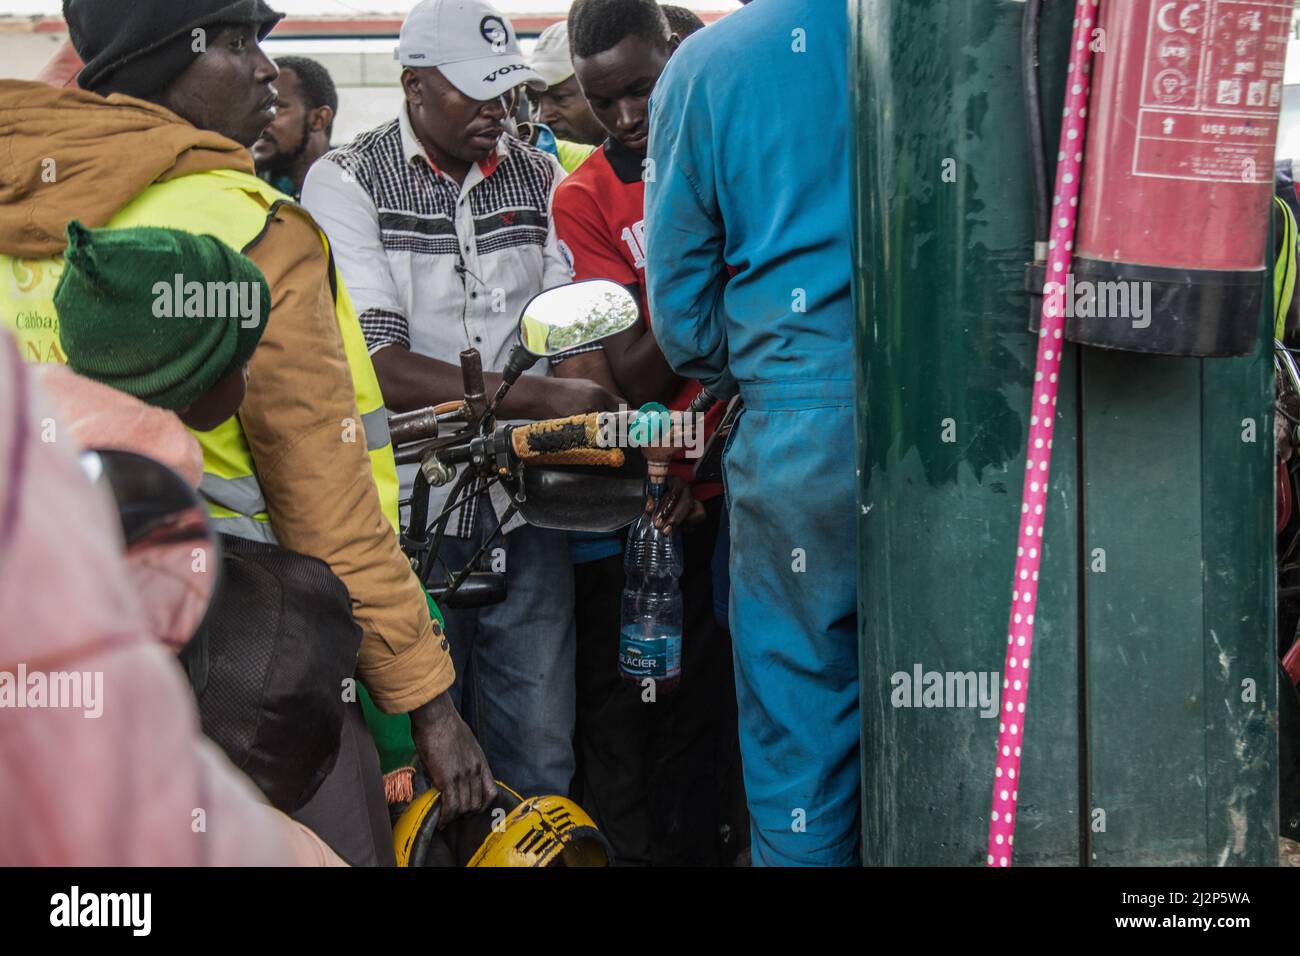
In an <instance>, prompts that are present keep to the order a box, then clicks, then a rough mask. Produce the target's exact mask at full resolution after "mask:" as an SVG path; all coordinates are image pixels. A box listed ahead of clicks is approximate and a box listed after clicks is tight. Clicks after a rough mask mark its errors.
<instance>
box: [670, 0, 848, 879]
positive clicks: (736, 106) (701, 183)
mask: <svg viewBox="0 0 1300 956" xmlns="http://www.w3.org/2000/svg"><path fill="white" fill-rule="evenodd" d="M847 64H848V23H847V14H846V12H845V7H844V4H842V3H834V2H828V0H762V2H759V3H754V4H751V5H749V6H747V7H745V8H743V9H741V10H737V11H736V12H734V13H732V14H730V15H728V16H727V17H726V18H725V19H724V20H722V21H719V22H718V23H716V24H714V25H712V26H710V27H709V29H708V30H704V31H701V32H700V33H698V34H696V35H694V36H692V37H691V38H690V40H689V41H688V42H687V43H685V44H683V45H682V47H681V48H680V49H679V50H678V51H677V52H676V53H675V54H674V55H673V57H672V59H671V60H670V61H669V63H668V66H667V68H666V69H665V71H664V73H663V75H662V76H661V77H660V80H659V83H658V85H657V86H656V87H655V90H654V93H653V96H652V99H651V130H650V149H649V156H650V159H651V160H652V164H651V165H650V166H649V167H648V168H650V169H653V171H654V176H653V177H650V178H649V179H648V181H647V184H646V258H647V266H646V282H647V289H648V292H649V299H650V315H651V322H652V325H653V328H654V332H655V336H656V338H657V339H658V341H659V345H660V347H661V348H662V349H663V352H664V355H665V356H666V357H667V359H668V361H669V363H670V364H671V365H672V366H673V368H674V369H675V370H676V371H677V372H678V373H679V374H681V375H686V376H689V377H692V378H697V379H699V380H701V381H702V382H704V384H705V385H706V387H708V388H709V389H710V391H711V392H713V394H715V395H717V396H719V397H728V396H729V395H731V394H734V393H735V392H736V391H737V390H739V392H740V393H741V395H742V397H743V398H744V401H745V411H744V413H743V414H742V415H741V417H740V420H739V422H738V423H737V425H736V428H735V430H734V431H733V433H732V435H731V438H730V439H729V442H728V447H727V449H726V452H725V454H724V459H723V469H724V474H725V479H726V486H727V502H728V514H729V519H730V530H731V557H730V573H731V610H730V623H731V630H732V637H733V643H734V655H735V665H736V678H737V680H736V685H737V686H736V690H737V702H738V704H739V709H740V744H741V756H742V759H743V764H744V775H745V787H746V791H747V796H748V800H749V809H750V814H751V817H752V820H753V823H752V838H753V841H752V842H753V860H754V863H755V864H756V865H808V866H817V865H829V866H835V865H850V864H854V863H856V862H857V861H858V843H859V794H858V791H859V786H860V767H859V729H860V728H859V717H858V650H857V630H858V628H857V596H856V581H857V537H856V534H857V532H856V529H857V503H856V478H855V474H856V472H855V461H856V450H855V437H854V436H855V429H854V418H853V416H854V412H853V409H854V384H853V383H854V376H853V321H854V313H853V307H852V301H851V293H850V290H851V281H850V279H851V270H852V256H851V251H850V248H849V237H850V234H851V232H852V229H851V222H850V208H851V203H850V195H849V159H848V157H849V139H848V137H849V104H848V78H847ZM801 131H806V132H801Z"/></svg>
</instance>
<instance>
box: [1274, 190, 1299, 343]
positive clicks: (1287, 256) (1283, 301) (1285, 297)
mask: <svg viewBox="0 0 1300 956" xmlns="http://www.w3.org/2000/svg"><path fill="white" fill-rule="evenodd" d="M1273 202H1274V204H1276V206H1277V207H1278V208H1279V209H1280V210H1281V211H1282V213H1283V215H1282V223H1283V225H1282V235H1281V236H1279V237H1278V238H1280V239H1281V240H1282V248H1281V249H1279V250H1278V254H1277V262H1276V263H1275V264H1274V266H1273V338H1275V339H1277V340H1278V341H1279V342H1280V341H1283V340H1285V338H1286V317H1287V313H1288V312H1290V311H1291V300H1292V298H1293V297H1294V296H1295V270H1296V261H1295V247H1296V221H1295V213H1293V212H1292V211H1291V207H1290V206H1288V205H1287V204H1286V203H1285V202H1284V201H1283V200H1282V199H1280V198H1279V197H1277V196H1274V197H1273Z"/></svg>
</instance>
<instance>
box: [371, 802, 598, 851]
mask: <svg viewBox="0 0 1300 956" xmlns="http://www.w3.org/2000/svg"><path fill="white" fill-rule="evenodd" d="M497 787H498V793H497V798H496V799H495V800H494V801H493V802H492V804H491V805H490V806H489V807H488V808H487V809H486V810H483V811H482V812H481V813H476V814H471V815H469V816H464V817H461V818H460V819H458V820H455V821H453V822H452V823H451V824H450V825H449V826H448V827H447V828H446V829H445V830H441V831H440V830H438V816H439V811H440V809H441V804H442V800H441V795H440V794H439V793H438V791H436V790H426V791H425V792H424V793H422V794H420V795H419V796H418V797H416V798H415V800H413V801H412V802H411V805H410V806H409V807H407V808H406V811H405V812H404V813H403V814H402V816H401V817H400V818H399V819H398V821H397V825H396V826H394V827H393V851H394V852H395V853H396V855H397V865H398V866H417V867H425V866H608V865H609V863H610V856H611V854H610V848H609V843H608V842H607V841H606V840H605V837H604V835H603V834H602V833H601V832H600V830H599V829H598V828H597V827H596V824H595V822H594V821H593V820H592V819H591V817H589V816H588V815H587V814H586V812H585V811H583V809H582V808H581V807H579V806H578V805H577V804H576V803H574V802H573V801H572V800H569V799H566V798H565V797H557V796H544V797H530V798H529V799H527V800H525V799H523V798H522V797H520V796H519V794H517V793H515V792H514V791H513V790H511V789H510V788H509V787H507V786H506V785H505V784H503V783H501V782H500V781H497Z"/></svg>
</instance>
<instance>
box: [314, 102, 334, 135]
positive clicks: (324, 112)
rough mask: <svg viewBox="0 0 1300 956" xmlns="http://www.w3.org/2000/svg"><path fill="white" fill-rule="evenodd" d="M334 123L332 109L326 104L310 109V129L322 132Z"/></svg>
mask: <svg viewBox="0 0 1300 956" xmlns="http://www.w3.org/2000/svg"><path fill="white" fill-rule="evenodd" d="M332 125H334V111H333V110H332V109H330V108H329V107H328V106H318V107H316V108H315V109H314V110H312V111H311V131H312V132H313V133H324V132H327V131H328V130H329V128H330V127H331V126H332Z"/></svg>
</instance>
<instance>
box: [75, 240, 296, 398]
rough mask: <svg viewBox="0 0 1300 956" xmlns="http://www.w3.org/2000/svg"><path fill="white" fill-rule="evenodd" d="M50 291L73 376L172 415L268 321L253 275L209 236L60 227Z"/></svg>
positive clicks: (244, 351) (246, 349) (262, 282)
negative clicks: (58, 268) (59, 260)
mask: <svg viewBox="0 0 1300 956" xmlns="http://www.w3.org/2000/svg"><path fill="white" fill-rule="evenodd" d="M67 234H68V248H67V249H66V250H65V251H64V253H63V260H64V269H63V275H62V277H61V278H60V279H59V285H58V288H56V289H55V290H54V307H55V309H56V310H57V311H58V314H59V341H60V343H62V345H63V351H64V353H66V354H67V356H68V366H69V367H70V368H71V369H72V370H73V371H74V372H77V373H78V374H80V375H84V376H86V377H87V378H91V379H94V380H95V381H97V382H102V383H103V384H105V385H109V386H112V387H113V388H115V389H117V390H118V391H122V392H126V393H127V394H128V395H134V396H135V397H136V398H138V399H140V400H141V401H143V402H147V403H148V404H150V405H156V406H158V407H160V408H167V409H171V410H172V411H181V410H183V409H185V408H187V407H188V406H190V405H192V404H193V403H194V401H195V399H197V398H198V397H199V396H200V395H202V394H203V393H204V392H206V391H207V390H208V389H210V388H212V386H213V385H215V384H217V382H219V381H221V380H222V379H223V378H225V377H226V376H227V375H229V374H231V373H232V372H234V371H236V370H237V369H239V368H240V367H241V366H243V365H245V364H246V363H247V362H248V360H249V358H250V357H251V356H252V354H253V350H254V349H256V348H257V343H258V341H259V340H260V339H261V338H262V332H263V330H264V329H265V328H266V322H267V318H268V316H269V315H270V312H271V290H270V288H269V287H268V286H267V282H266V276H264V275H263V274H262V270H261V269H259V268H258V267H257V266H256V265H254V264H253V263H252V262H250V261H249V260H248V259H247V258H245V257H244V256H241V255H240V254H239V253H237V252H235V251H234V250H232V249H231V248H230V247H229V246H227V245H226V244H225V243H223V242H221V241H220V240H218V239H215V238H213V237H212V236H196V235H191V234H190V233H187V232H179V231H177V230H174V229H152V228H144V227H141V228H136V229H87V228H86V227H84V226H83V225H82V224H81V223H80V222H77V221H76V220H75V219H74V220H73V221H72V222H70V223H69V224H68V233H67Z"/></svg>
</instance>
